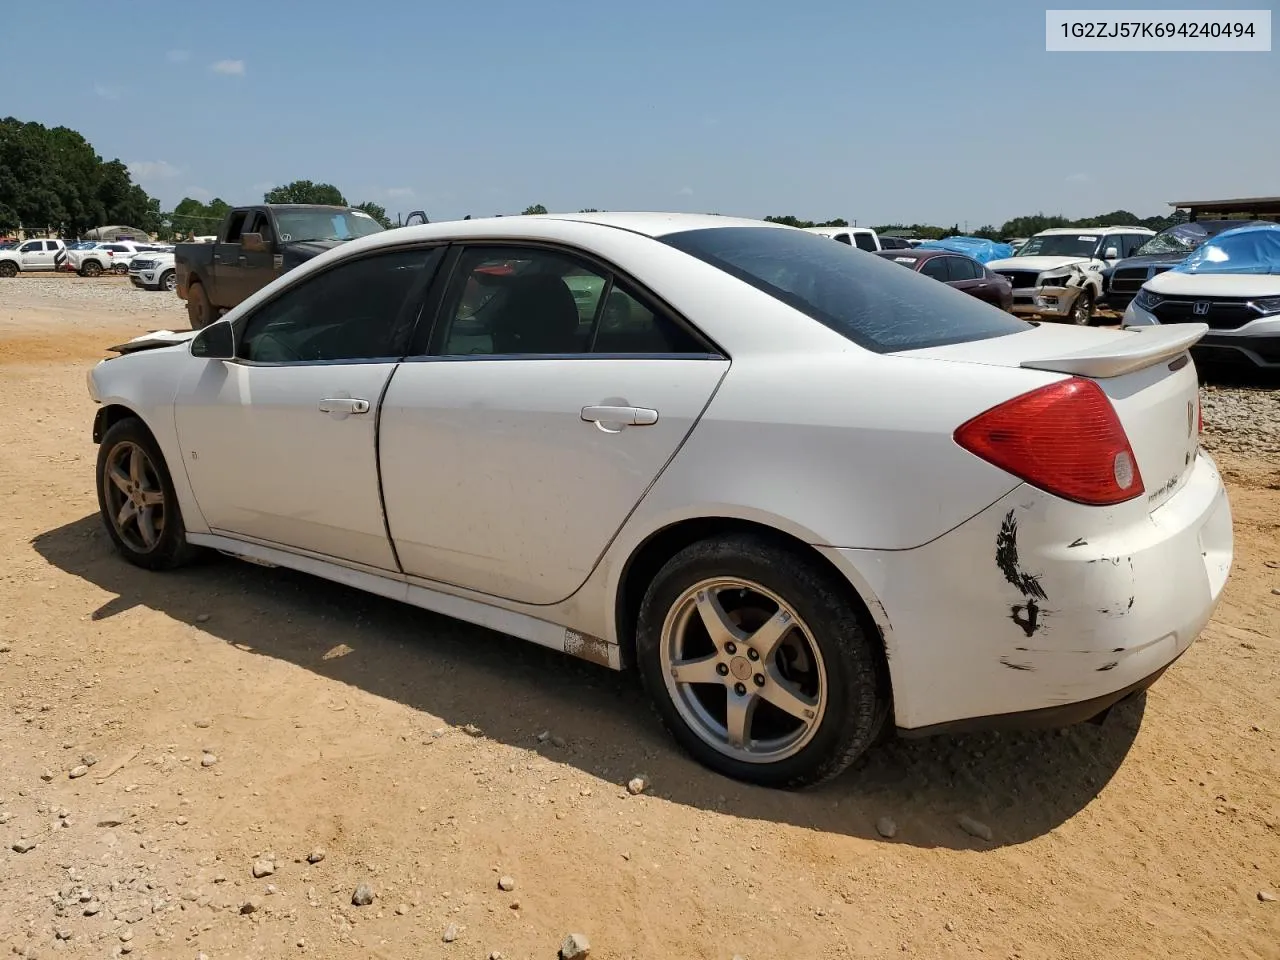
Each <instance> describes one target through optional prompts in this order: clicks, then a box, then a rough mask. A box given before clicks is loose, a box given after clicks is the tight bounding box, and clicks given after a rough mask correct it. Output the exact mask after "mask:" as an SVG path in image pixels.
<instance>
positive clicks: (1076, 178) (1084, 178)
mask: <svg viewBox="0 0 1280 960" xmlns="http://www.w3.org/2000/svg"><path fill="white" fill-rule="evenodd" d="M1092 180H1093V177H1091V176H1089V175H1088V174H1087V173H1073V174H1071V176H1069V177H1067V183H1090V182H1092Z"/></svg>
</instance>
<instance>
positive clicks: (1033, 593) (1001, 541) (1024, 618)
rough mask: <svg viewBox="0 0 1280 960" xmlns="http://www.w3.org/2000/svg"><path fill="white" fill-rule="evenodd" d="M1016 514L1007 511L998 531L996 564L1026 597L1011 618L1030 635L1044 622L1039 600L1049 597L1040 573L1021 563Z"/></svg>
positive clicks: (1010, 611)
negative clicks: (1021, 565) (1024, 567)
mask: <svg viewBox="0 0 1280 960" xmlns="http://www.w3.org/2000/svg"><path fill="white" fill-rule="evenodd" d="M1013 514H1014V511H1013V510H1012V509H1011V510H1010V511H1009V512H1008V513H1006V514H1005V517H1004V522H1003V523H1001V524H1000V531H999V533H997V534H996V566H997V567H999V568H1000V572H1001V573H1003V574H1004V578H1005V579H1006V580H1008V581H1009V583H1011V584H1013V586H1014V587H1015V588H1016V589H1017V590H1018V592H1019V593H1021V594H1022V596H1023V598H1024V599H1025V600H1026V603H1023V604H1014V605H1013V606H1012V607H1010V609H1009V619H1010V620H1012V621H1013V622H1014V623H1016V624H1017V625H1018V626H1019V627H1021V628H1022V632H1023V633H1025V634H1026V635H1027V636H1028V637H1030V636H1034V634H1035V632H1036V631H1037V630H1039V629H1040V628H1041V627H1042V626H1043V623H1042V621H1041V616H1040V613H1041V610H1040V604H1039V601H1041V600H1048V599H1049V595H1048V594H1047V593H1045V590H1044V587H1042V586H1041V585H1040V576H1039V575H1038V574H1032V573H1027V572H1026V571H1025V570H1023V569H1022V568H1021V567H1020V566H1019V565H1018V520H1017V518H1016V517H1015V516H1014V515H1013ZM1006 666H1007V664H1006Z"/></svg>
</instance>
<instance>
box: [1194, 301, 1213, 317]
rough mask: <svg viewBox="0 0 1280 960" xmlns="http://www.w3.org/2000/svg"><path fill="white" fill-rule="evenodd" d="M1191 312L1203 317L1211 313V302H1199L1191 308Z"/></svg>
mask: <svg viewBox="0 0 1280 960" xmlns="http://www.w3.org/2000/svg"><path fill="white" fill-rule="evenodd" d="M1191 312H1192V313H1194V314H1195V315H1196V316H1197V317H1203V316H1204V315H1205V314H1206V313H1208V312H1209V301H1208V300H1197V301H1196V302H1195V305H1194V306H1193V307H1192V308H1191Z"/></svg>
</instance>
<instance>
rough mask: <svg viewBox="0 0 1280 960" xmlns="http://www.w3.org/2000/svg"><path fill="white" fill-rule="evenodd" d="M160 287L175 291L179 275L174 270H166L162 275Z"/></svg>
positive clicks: (171, 291)
mask: <svg viewBox="0 0 1280 960" xmlns="http://www.w3.org/2000/svg"><path fill="white" fill-rule="evenodd" d="M160 289H161V290H167V291H169V292H170V293H173V291H174V290H176V289H178V275H177V273H175V272H174V271H172V270H166V271H165V272H164V273H163V274H162V275H161V277H160Z"/></svg>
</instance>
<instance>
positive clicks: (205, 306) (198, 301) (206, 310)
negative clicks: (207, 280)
mask: <svg viewBox="0 0 1280 960" xmlns="http://www.w3.org/2000/svg"><path fill="white" fill-rule="evenodd" d="M187 319H188V320H189V321H190V323H191V329H192V330H203V329H204V328H205V327H207V326H208V325H209V324H211V323H213V320H214V313H213V304H212V303H210V302H209V295H208V294H207V293H205V292H204V284H203V283H201V282H200V281H199V280H192V281H191V284H190V286H188V287H187Z"/></svg>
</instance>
